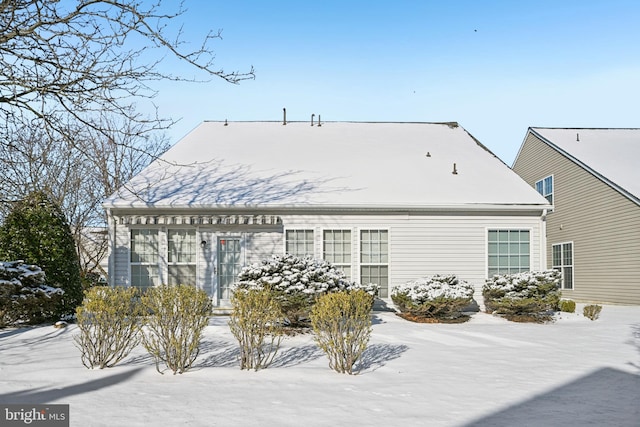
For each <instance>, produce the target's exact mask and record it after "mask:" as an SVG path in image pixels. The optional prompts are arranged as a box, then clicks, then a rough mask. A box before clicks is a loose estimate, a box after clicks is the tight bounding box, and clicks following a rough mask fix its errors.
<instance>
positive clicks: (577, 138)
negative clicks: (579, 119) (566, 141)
mask: <svg viewBox="0 0 640 427" xmlns="http://www.w3.org/2000/svg"><path fill="white" fill-rule="evenodd" d="M576 141H577V142H580V134H579V133H576Z"/></svg>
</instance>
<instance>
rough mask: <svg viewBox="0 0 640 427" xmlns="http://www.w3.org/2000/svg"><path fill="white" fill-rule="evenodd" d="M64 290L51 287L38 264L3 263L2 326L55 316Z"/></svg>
mask: <svg viewBox="0 0 640 427" xmlns="http://www.w3.org/2000/svg"><path fill="white" fill-rule="evenodd" d="M63 295H64V291H63V290H62V289H60V288H56V287H52V286H48V285H47V284H46V280H45V274H44V271H42V269H41V268H40V267H38V266H36V265H28V264H25V263H24V262H23V261H8V262H0V328H4V327H7V326H15V325H17V324H20V323H41V322H43V321H45V320H47V319H51V318H55V315H56V313H57V312H58V308H59V306H60V304H61V300H62V297H63Z"/></svg>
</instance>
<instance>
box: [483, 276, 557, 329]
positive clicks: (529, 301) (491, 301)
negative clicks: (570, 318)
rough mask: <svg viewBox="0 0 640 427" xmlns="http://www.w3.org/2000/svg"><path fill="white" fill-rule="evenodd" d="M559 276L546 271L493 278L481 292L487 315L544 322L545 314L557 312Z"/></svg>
mask: <svg viewBox="0 0 640 427" xmlns="http://www.w3.org/2000/svg"><path fill="white" fill-rule="evenodd" d="M559 286H560V272H559V271H557V270H547V271H540V272H527V273H517V274H505V275H498V274H497V275H494V276H493V277H492V278H491V279H487V281H486V283H485V285H484V287H483V288H482V295H483V297H484V304H485V307H486V308H487V312H488V313H493V312H495V313H497V314H502V315H504V316H505V317H506V318H507V319H510V320H525V321H526V320H533V321H537V320H541V321H542V320H546V319H547V318H548V317H549V316H548V312H549V311H552V310H557V309H558V304H559V302H560V295H561V293H560V290H559Z"/></svg>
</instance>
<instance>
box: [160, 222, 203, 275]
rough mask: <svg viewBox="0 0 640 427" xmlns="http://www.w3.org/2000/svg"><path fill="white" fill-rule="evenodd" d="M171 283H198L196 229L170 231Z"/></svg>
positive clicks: (168, 258) (168, 259)
mask: <svg viewBox="0 0 640 427" xmlns="http://www.w3.org/2000/svg"><path fill="white" fill-rule="evenodd" d="M167 237H168V248H167V249H168V256H167V261H168V262H169V266H168V267H169V269H168V273H169V285H195V284H196V230H169V232H168V236H167Z"/></svg>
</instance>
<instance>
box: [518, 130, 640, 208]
mask: <svg viewBox="0 0 640 427" xmlns="http://www.w3.org/2000/svg"><path fill="white" fill-rule="evenodd" d="M536 129H565V130H569V129H571V130H573V129H577V130H579V129H592V130H593V129H603V130H607V129H620V130H625V129H627V130H638V128H542V127H537V128H532V127H530V128H529V130H528V131H527V134H528V133H532V134H533V135H534V136H535V137H536V138H538V139H539V140H540V141H542V142H543V143H545V144H547V145H548V146H549V147H551V148H553V149H554V150H556V151H557V152H558V153H560V154H562V155H563V156H565V157H566V158H567V159H569V160H570V161H572V162H574V163H575V164H577V165H578V166H580V167H581V168H582V169H584V170H585V171H587V172H589V173H590V174H591V175H593V176H594V177H596V178H597V179H599V180H600V181H602V182H604V183H605V184H607V185H608V186H609V187H611V188H613V189H614V190H615V191H617V192H618V193H620V194H621V195H622V196H624V197H626V198H627V199H629V200H631V201H632V202H634V203H635V204H637V205H638V206H640V197H638V196H636V195H634V194H633V193H631V192H630V191H628V190H626V189H625V188H624V187H622V186H620V185H618V184H616V183H615V182H614V181H612V180H610V179H609V178H607V177H606V176H604V175H602V174H601V173H599V172H598V171H596V170H595V169H593V168H591V167H590V166H589V165H587V164H586V163H584V162H583V161H581V160H580V159H578V158H577V157H575V156H573V155H571V154H570V153H569V152H567V151H565V150H563V149H562V148H560V147H559V146H557V145H556V144H554V143H553V142H552V141H551V140H549V139H547V138H545V137H544V136H542V135H541V134H540V133H539V132H537V131H536ZM525 141H526V137H525ZM523 145H524V142H523ZM518 154H519V153H518ZM516 160H517V157H516ZM514 164H515V163H514Z"/></svg>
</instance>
